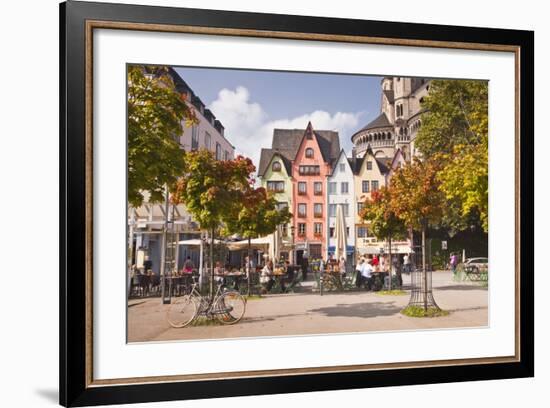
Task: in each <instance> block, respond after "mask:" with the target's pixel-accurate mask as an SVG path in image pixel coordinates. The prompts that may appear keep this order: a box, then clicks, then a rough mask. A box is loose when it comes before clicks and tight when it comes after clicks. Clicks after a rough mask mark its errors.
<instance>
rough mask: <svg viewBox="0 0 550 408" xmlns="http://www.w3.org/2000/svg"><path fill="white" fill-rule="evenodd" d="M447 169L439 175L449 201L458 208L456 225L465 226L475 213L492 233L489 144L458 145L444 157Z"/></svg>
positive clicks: (485, 229) (455, 218)
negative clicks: (490, 227) (490, 219)
mask: <svg viewBox="0 0 550 408" xmlns="http://www.w3.org/2000/svg"><path fill="white" fill-rule="evenodd" d="M444 161H445V163H446V164H445V166H444V168H443V170H442V171H441V172H440V173H439V174H438V179H439V181H440V183H441V184H440V189H441V191H442V192H443V193H444V194H445V197H446V198H447V200H448V201H449V202H455V203H457V205H458V211H457V214H456V215H455V216H454V217H452V218H453V220H454V222H455V223H461V224H464V221H465V220H468V219H471V218H472V214H474V215H476V216H477V218H479V221H480V224H481V226H482V227H483V230H484V231H485V232H488V230H489V154H488V146H487V144H486V143H485V144H480V145H475V146H456V147H455V151H454V154H452V155H446V156H444Z"/></svg>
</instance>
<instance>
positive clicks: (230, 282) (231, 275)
mask: <svg viewBox="0 0 550 408" xmlns="http://www.w3.org/2000/svg"><path fill="white" fill-rule="evenodd" d="M216 277H218V278H223V280H224V283H225V285H226V286H228V287H232V288H234V289H237V288H238V287H239V285H240V283H241V281H242V279H244V278H245V277H246V273H244V272H240V271H239V272H226V273H219V274H216Z"/></svg>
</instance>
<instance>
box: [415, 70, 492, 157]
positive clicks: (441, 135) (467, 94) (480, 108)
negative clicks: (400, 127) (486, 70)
mask: <svg viewBox="0 0 550 408" xmlns="http://www.w3.org/2000/svg"><path fill="white" fill-rule="evenodd" d="M488 101H489V98H488V83H487V82H486V81H468V80H434V81H432V82H431V83H430V92H429V94H428V95H427V96H426V97H424V101H423V102H422V108H424V109H426V112H425V113H424V114H423V115H422V127H421V128H420V130H419V131H418V135H417V136H416V141H415V145H416V148H418V150H420V152H421V153H422V156H423V157H425V158H431V157H432V156H434V155H438V154H442V153H443V154H451V153H454V147H455V146H459V145H461V146H468V145H478V144H480V143H484V141H485V140H486V138H487V134H488V126H489V120H488Z"/></svg>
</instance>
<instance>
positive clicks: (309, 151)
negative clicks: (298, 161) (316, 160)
mask: <svg viewBox="0 0 550 408" xmlns="http://www.w3.org/2000/svg"><path fill="white" fill-rule="evenodd" d="M306 157H307V158H308V159H311V158H312V157H313V149H312V148H311V147H308V148H307V149H306Z"/></svg>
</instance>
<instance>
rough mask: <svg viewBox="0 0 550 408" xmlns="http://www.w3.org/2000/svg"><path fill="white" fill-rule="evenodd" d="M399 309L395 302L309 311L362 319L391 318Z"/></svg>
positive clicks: (342, 305)
mask: <svg viewBox="0 0 550 408" xmlns="http://www.w3.org/2000/svg"><path fill="white" fill-rule="evenodd" d="M400 310H401V307H399V306H395V302H370V303H357V304H353V305H346V304H339V305H335V306H329V307H321V308H319V309H311V310H309V312H311V313H320V314H323V315H325V316H328V317H363V318H366V319H367V318H371V317H378V316H391V315H394V314H397V313H399V311H400Z"/></svg>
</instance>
